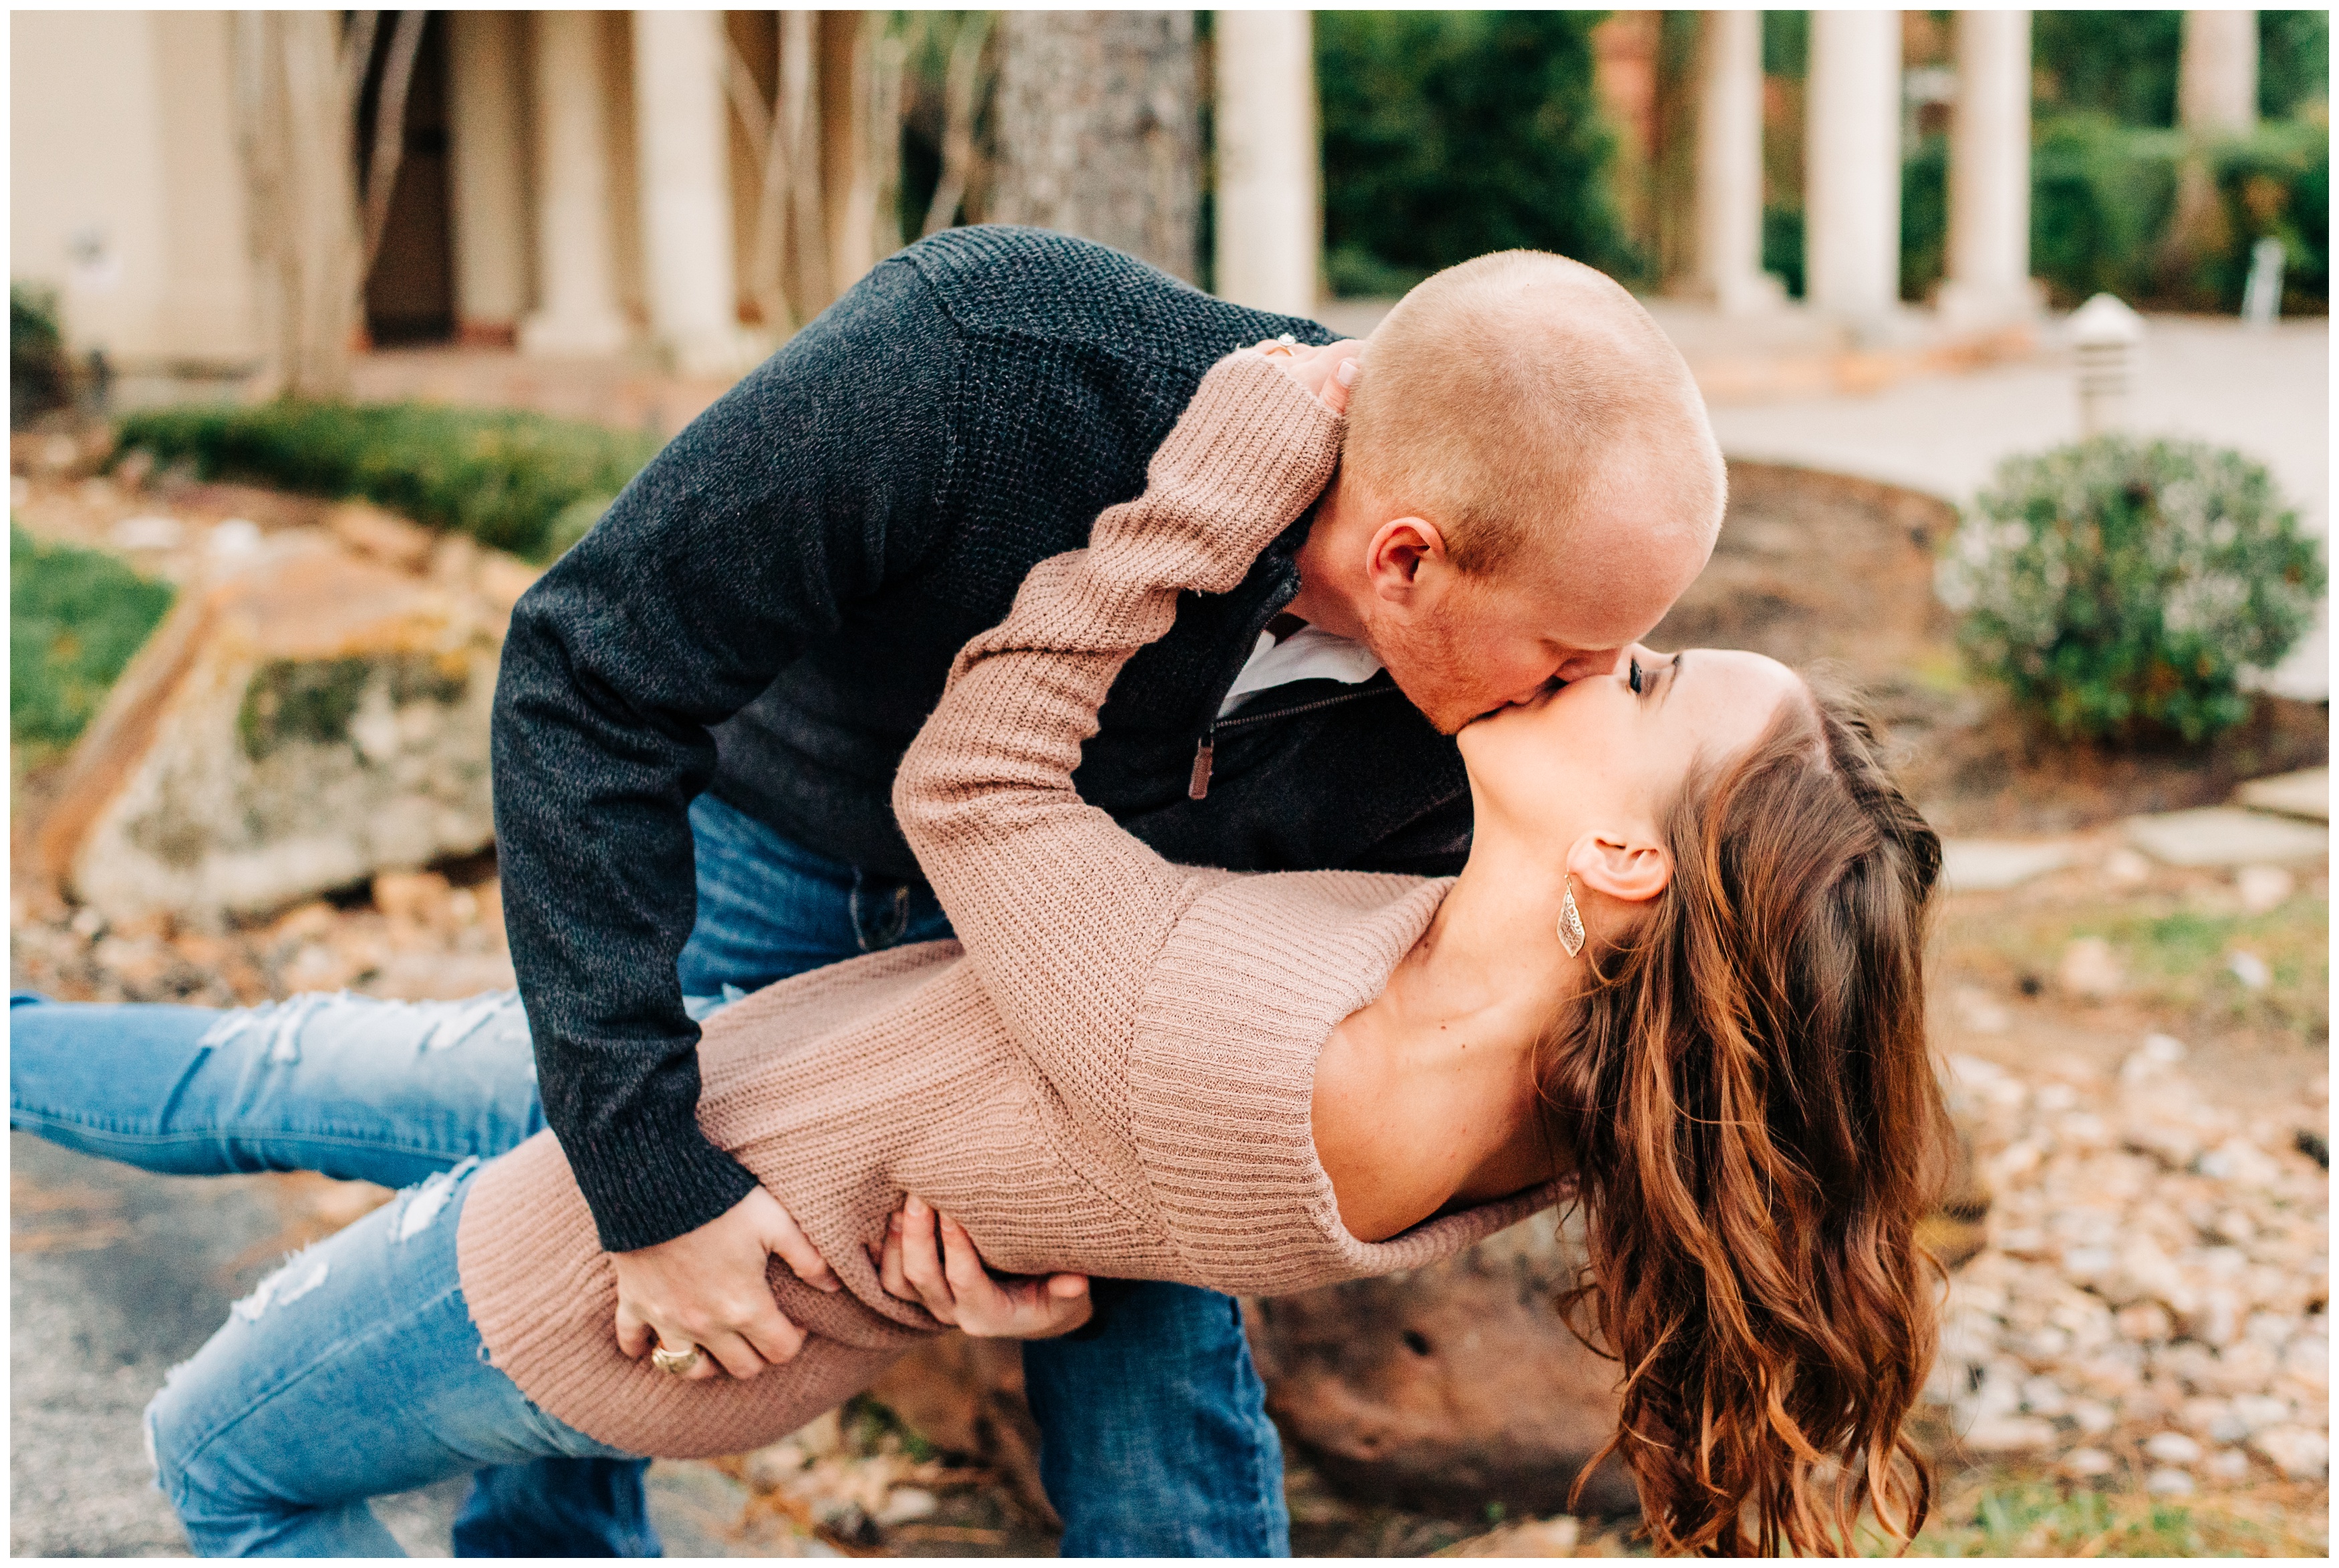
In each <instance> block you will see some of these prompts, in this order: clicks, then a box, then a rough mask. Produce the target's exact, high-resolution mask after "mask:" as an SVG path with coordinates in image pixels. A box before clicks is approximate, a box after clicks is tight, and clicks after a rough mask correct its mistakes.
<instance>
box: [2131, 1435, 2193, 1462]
mask: <svg viewBox="0 0 2339 1568" xmlns="http://www.w3.org/2000/svg"><path fill="white" fill-rule="evenodd" d="M2144 1452H2145V1456H2146V1457H2147V1458H2148V1459H2156V1460H2158V1461H2159V1462H2160V1463H2161V1464H2194V1463H2196V1462H2197V1461H2198V1460H2199V1459H2200V1457H2201V1445H2199V1444H2198V1443H2196V1442H2194V1441H2193V1439H2191V1438H2190V1437H2187V1436H2186V1435H2185V1434H2183V1433H2182V1432H2156V1433H2154V1434H2153V1435H2151V1436H2149V1437H2147V1438H2146V1439H2145V1440H2144Z"/></svg>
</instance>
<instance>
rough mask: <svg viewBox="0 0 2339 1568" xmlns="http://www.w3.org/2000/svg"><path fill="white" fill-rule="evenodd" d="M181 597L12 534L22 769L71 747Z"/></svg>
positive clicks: (11, 712) (13, 678) (15, 690)
mask: <svg viewBox="0 0 2339 1568" xmlns="http://www.w3.org/2000/svg"><path fill="white" fill-rule="evenodd" d="M171 598H172V588H171V586H170V585H169V584H168V583H158V582H155V581H153V579H152V578H148V577H140V576H139V575H138V574H137V573H136V572H133V571H132V570H131V569H130V568H129V567H125V566H123V564H122V563H121V562H120V561H117V560H115V559H114V558H113V557H111V556H108V555H104V554H101V553H100V552H98V551H96V550H84V549H76V548H74V547H73V546H71V545H47V544H42V543H40V542H39V541H37V540H35V538H34V537H32V536H31V535H30V534H27V533H26V532H25V530H24V529H22V528H18V527H16V526H15V524H14V523H13V522H12V523H11V524H10V525H9V527H8V733H9V735H10V738H12V739H13V740H14V741H15V744H16V749H17V754H18V763H19V765H20V766H21V765H22V764H25V763H28V762H38V761H41V760H43V759H44V758H46V757H48V756H52V755H54V754H56V753H57V752H60V751H62V750H64V748H65V747H67V746H69V745H72V744H73V743H74V740H75V739H76V738H77V737H79V735H81V732H82V730H83V729H84V727H86V726H87V725H88V724H89V721H90V719H91V717H92V716H93V715H95V714H96V712H97V710H98V707H99V706H100V705H102V704H103V703H104V701H105V694H106V693H107V692H108V691H110V690H112V689H113V682H114V678H115V677H116V676H120V675H121V674H122V669H123V666H124V665H127V664H128V663H129V662H130V657H131V656H132V655H133V654H135V653H136V652H137V651H138V650H139V648H140V647H141V646H143V644H144V643H145V641H146V638H147V637H148V636H149V635H151V634H152V633H153V630H154V627H155V625H156V623H158V622H160V621H161V620H162V618H163V612H165V611H167V610H168V609H169V608H170V607H171Z"/></svg>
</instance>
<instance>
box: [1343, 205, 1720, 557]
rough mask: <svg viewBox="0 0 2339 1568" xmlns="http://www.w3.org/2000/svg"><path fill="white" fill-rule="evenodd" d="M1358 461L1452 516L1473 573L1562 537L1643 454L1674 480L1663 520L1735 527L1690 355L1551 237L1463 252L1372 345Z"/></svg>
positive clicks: (1419, 509)
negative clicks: (1559, 252) (1729, 521)
mask: <svg viewBox="0 0 2339 1568" xmlns="http://www.w3.org/2000/svg"><path fill="white" fill-rule="evenodd" d="M1362 370H1363V373H1362V374H1361V375H1360V376H1358V378H1357V386H1356V390H1355V392H1354V394H1353V396H1352V397H1351V399H1350V402H1349V409H1348V435H1347V446H1346V448H1345V449H1344V450H1343V455H1342V462H1343V465H1344V467H1345V468H1346V469H1347V473H1348V474H1349V475H1350V477H1351V478H1354V479H1355V480H1356V481H1357V484H1359V485H1360V486H1361V487H1362V488H1364V490H1365V491H1366V492H1367V494H1368V495H1370V496H1372V497H1373V498H1375V499H1376V500H1377V501H1380V502H1382V503H1384V504H1387V505H1393V506H1397V507H1401V508H1405V509H1406V511H1408V512H1412V513H1416V514H1418V515H1420V516H1422V517H1424V518H1427V519H1428V520H1429V521H1431V522H1433V523H1435V524H1436V525H1437V528H1438V530H1439V533H1440V534H1441V535H1442V536H1443V537H1444V538H1445V541H1446V553H1447V556H1448V558H1450V559H1451V560H1452V561H1453V562H1454V564H1455V565H1456V567H1460V568H1461V569H1463V570H1464V571H1482V570H1485V569H1488V568H1492V567H1500V566H1503V565H1505V564H1507V563H1509V562H1510V561H1512V560H1514V559H1515V558H1516V557H1517V556H1518V554H1519V553H1520V551H1521V550H1522V549H1523V548H1526V547H1535V546H1541V547H1545V548H1549V547H1552V546H1553V545H1554V544H1556V543H1557V542H1558V540H1559V539H1561V538H1562V537H1564V535H1565V533H1566V532H1567V529H1568V526H1569V524H1570V522H1571V521H1572V520H1573V519H1574V518H1576V517H1577V516H1579V515H1580V514H1581V512H1582V510H1583V508H1584V507H1585V506H1586V505H1587V504H1589V503H1591V502H1593V501H1594V500H1596V499H1597V498H1599V496H1600V493H1601V492H1602V490H1603V489H1604V488H1609V487H1612V486H1614V485H1616V484H1617V483H1619V482H1620V481H1621V480H1622V479H1623V478H1624V477H1625V476H1626V475H1627V474H1628V473H1629V472H1631V471H1632V470H1633V469H1639V470H1641V471H1643V472H1646V473H1650V474H1654V475H1656V476H1659V477H1661V478H1663V479H1665V480H1666V481H1668V482H1670V483H1671V484H1672V485H1673V486H1674V487H1675V493H1676V494H1677V495H1678V497H1679V498H1680V504H1679V505H1678V506H1677V507H1674V508H1667V513H1668V515H1665V516H1662V517H1652V518H1650V519H1649V527H1650V528H1651V530H1652V532H1653V533H1671V532H1675V531H1679V532H1683V533H1689V532H1692V531H1695V530H1702V536H1703V537H1702V542H1703V543H1704V544H1706V545H1708V546H1710V545H1711V544H1712V539H1713V537H1714V534H1715V533H1716V532H1717V531H1718V530H1719V529H1720V528H1721V526H1722V503H1723V500H1724V495H1725V488H1726V482H1725V480H1724V478H1723V472H1722V452H1721V449H1720V448H1719V447H1718V446H1717V445H1716V444H1715V442H1714V439H1713V431H1712V427H1711V426H1710V425H1709V424H1708V423H1707V422H1706V417H1705V401H1704V399H1702V397H1700V396H1699V394H1698V390H1697V383H1696V382H1695V381H1694V380H1692V379H1691V376H1690V372H1689V366H1688V365H1687V364H1686V363H1684V362H1683V360H1682V357H1681V353H1680V351H1679V350H1676V349H1675V348H1674V347H1673V343H1672V341H1671V340H1669V339H1667V338H1666V336H1665V335H1664V333H1663V331H1662V330H1660V329H1659V328H1658V326H1657V324H1656V322H1655V321H1652V320H1650V318H1649V313H1648V312H1647V311H1644V310H1643V309H1642V308H1641V306H1640V303H1639V301H1635V300H1634V299H1633V296H1632V295H1631V294H1629V293H1627V292H1625V291H1624V290H1623V288H1622V287H1621V286H1619V285H1618V284H1617V283H1616V281H1614V279H1611V278H1609V277H1607V276H1605V275H1604V274H1603V273H1601V272H1598V271H1594V269H1592V268H1590V267H1587V266H1584V264H1583V263H1581V262H1578V261H1569V260H1567V259H1566V258H1565V257H1564V256H1554V255H1549V254H1546V253H1545V252H1543V251H1498V252H1496V253H1495V254H1493V255H1490V256H1480V257H1478V258H1477V259H1476V260H1475V261H1465V262H1463V263H1462V264H1461V265H1460V266H1458V267H1448V268H1447V269H1446V271H1442V272H1439V273H1437V274H1436V276H1435V277H1432V278H1430V279H1429V280H1427V281H1425V282H1423V283H1422V284H1421V285H1420V286H1419V287H1417V288H1416V289H1415V290H1414V291H1412V292H1410V293H1408V294H1407V295H1406V297H1405V298H1404V299H1402V300H1400V301H1397V305H1396V309H1395V310H1394V311H1390V312H1389V314H1388V317H1387V320H1385V321H1382V323H1381V324H1380V326H1379V327H1378V328H1377V330H1375V331H1374V333H1373V335H1372V337H1371V339H1370V340H1369V344H1368V347H1367V350H1366V351H1365V357H1364V363H1363V366H1362Z"/></svg>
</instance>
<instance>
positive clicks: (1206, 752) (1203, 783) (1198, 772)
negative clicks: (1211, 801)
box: [1186, 723, 1219, 800]
mask: <svg viewBox="0 0 2339 1568" xmlns="http://www.w3.org/2000/svg"><path fill="white" fill-rule="evenodd" d="M1218 734H1219V726H1218V725H1217V724H1216V723H1213V724H1212V725H1210V727H1209V729H1206V730H1204V731H1203V732H1202V738H1201V739H1200V740H1199V741H1198V742H1196V743H1195V745H1194V773H1193V776H1192V777H1190V778H1189V779H1188V780H1187V781H1186V798H1187V799H1188V800H1200V799H1202V798H1203V797H1204V796H1205V795H1207V794H1209V793H1210V761H1211V759H1212V758H1213V757H1215V756H1216V755H1217V754H1218V750H1219V748H1218Z"/></svg>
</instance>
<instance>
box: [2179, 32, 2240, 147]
mask: <svg viewBox="0 0 2339 1568" xmlns="http://www.w3.org/2000/svg"><path fill="white" fill-rule="evenodd" d="M2176 118H2177V122H2178V123H2180V124H2182V125H2183V126H2184V127H2185V128H2186V130H2188V131H2198V132H2203V133H2210V134H2220V133H2236V132H2244V131H2247V130H2249V129H2250V128H2251V127H2253V126H2255V124H2256V123H2258V14H2257V13H2256V12H2255V11H2187V12H2186V13H2185V49H2184V53H2183V54H2182V55H2181V56H2180V57H2179V64H2178V67H2177V76H2176Z"/></svg>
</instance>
